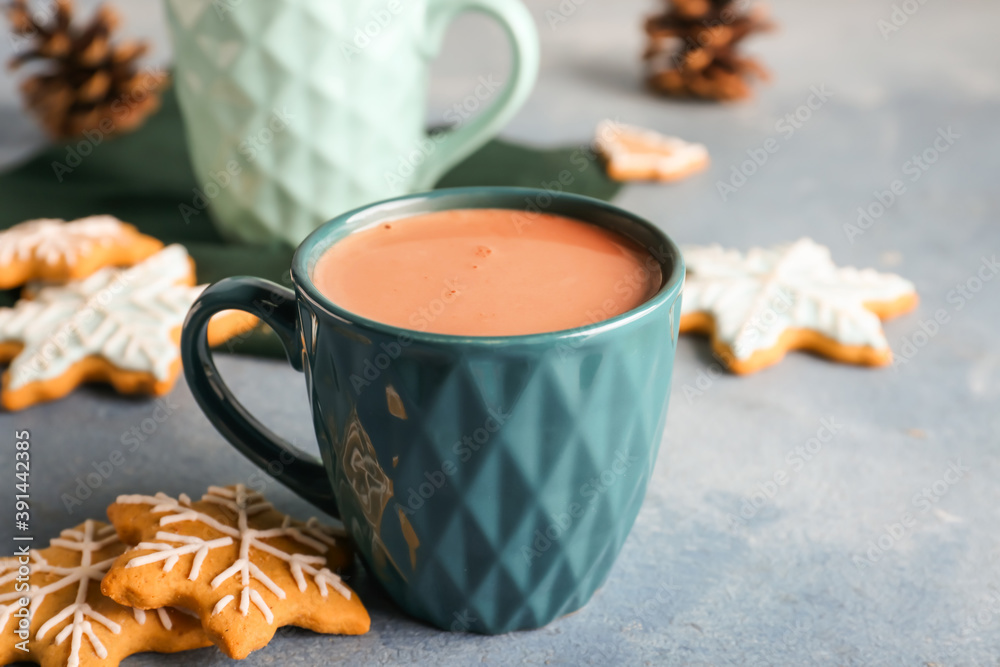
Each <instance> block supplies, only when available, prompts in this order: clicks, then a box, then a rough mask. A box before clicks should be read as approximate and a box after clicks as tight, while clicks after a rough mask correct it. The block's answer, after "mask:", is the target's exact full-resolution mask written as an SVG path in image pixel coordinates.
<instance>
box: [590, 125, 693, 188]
mask: <svg viewBox="0 0 1000 667" xmlns="http://www.w3.org/2000/svg"><path fill="white" fill-rule="evenodd" d="M595 146H596V148H597V152H598V153H599V154H600V155H601V157H603V158H604V161H605V164H606V168H607V171H608V176H610V177H611V178H613V179H614V180H616V181H639V180H646V181H664V182H668V181H676V180H679V179H682V178H684V177H686V176H689V175H691V174H694V173H696V172H699V171H702V170H703V169H705V168H706V167H708V163H709V158H708V149H707V148H705V147H704V146H703V145H702V144H693V143H689V142H687V141H684V140H683V139H678V138H677V137H668V136H665V135H662V134H659V133H658V132H653V131H652V130H646V129H643V128H641V127H633V126H631V125H623V124H621V123H616V122H614V121H610V120H606V121H604V122H602V123H601V124H600V125H598V126H597V136H596V138H595Z"/></svg>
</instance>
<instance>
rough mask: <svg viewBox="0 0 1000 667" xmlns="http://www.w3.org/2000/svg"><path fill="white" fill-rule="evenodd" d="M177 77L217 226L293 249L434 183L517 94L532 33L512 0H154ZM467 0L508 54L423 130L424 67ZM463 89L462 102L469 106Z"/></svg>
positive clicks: (534, 65) (195, 216) (187, 211)
mask: <svg viewBox="0 0 1000 667" xmlns="http://www.w3.org/2000/svg"><path fill="white" fill-rule="evenodd" d="M165 3H166V9H167V16H168V18H169V24H170V29H171V33H172V36H173V44H174V61H175V68H176V74H175V85H176V87H177V93H178V97H179V99H180V106H181V110H182V112H183V115H184V122H185V126H186V128H187V141H188V145H189V149H190V153H191V156H192V162H193V165H194V170H195V174H196V176H197V177H198V182H199V184H200V187H199V188H198V189H196V190H195V191H194V192H193V193H192V197H191V200H190V201H187V202H181V203H180V214H181V216H182V217H183V219H184V221H185V222H188V223H196V222H201V220H202V219H203V218H204V211H205V210H206V209H207V210H209V211H210V213H211V215H212V217H213V219H214V221H215V223H216V225H217V227H218V228H219V230H220V231H221V232H222V233H223V234H224V235H225V236H227V237H229V238H232V239H234V240H239V241H244V242H247V243H273V242H283V243H286V244H289V245H291V246H296V245H298V244H299V243H300V242H301V241H302V240H303V239H304V238H305V237H306V236H307V235H308V234H309V233H310V232H312V231H313V230H314V229H315V228H317V227H319V226H320V225H321V224H322V223H324V222H326V221H327V220H330V219H331V218H333V217H334V216H336V215H337V214H339V213H342V212H344V211H347V210H350V209H353V208H357V207H359V206H363V205H365V204H368V203H371V202H374V201H378V200H381V199H386V198H388V197H393V196H397V195H402V194H407V193H411V192H419V191H422V190H427V189H430V188H431V187H433V185H434V183H435V182H436V181H437V180H438V178H440V177H441V176H442V175H443V174H444V173H445V172H446V171H448V169H450V168H451V167H452V166H454V165H455V164H456V163H458V162H459V161H461V160H462V159H464V158H465V157H467V156H468V155H469V154H470V153H472V152H473V151H475V150H476V149H477V148H479V147H480V146H482V145H483V144H484V143H486V141H488V140H489V139H491V138H492V137H493V136H495V135H496V134H497V132H499V131H500V129H501V128H502V127H503V126H504V124H505V123H506V122H507V121H508V120H509V119H510V118H511V116H513V114H514V113H516V112H517V110H518V109H519V108H520V107H521V105H522V104H523V103H524V101H525V99H526V98H527V96H528V94H529V93H530V92H531V88H532V86H533V85H534V82H535V78H536V76H537V73H538V35H537V33H536V31H535V26H534V23H533V21H532V19H531V16H530V14H529V13H528V11H527V9H525V7H524V6H523V5H522V4H521V2H520V0H165ZM465 11H480V12H483V13H486V14H487V15H489V16H491V17H493V18H494V19H496V20H497V21H499V22H500V23H501V25H502V26H503V27H504V29H505V32H506V34H507V36H508V37H509V39H510V43H511V47H512V49H513V58H512V67H511V73H510V76H509V78H508V79H507V80H506V81H498V80H497V77H496V75H495V74H492V73H488V72H482V73H472V78H474V79H475V78H477V76H478V82H477V84H473V85H472V88H473V89H474V90H473V92H472V93H471V94H470V96H469V98H468V99H465V100H455V102H456V103H459V104H461V105H462V106H463V107H464V108H469V107H473V108H475V107H481V108H482V109H483V110H482V111H481V112H480V113H478V114H476V115H474V116H472V117H471V118H468V119H466V118H465V117H466V114H465V113H462V114H455V118H454V119H453V120H457V122H456V123H455V125H454V126H453V127H452V128H451V129H450V130H448V131H444V132H440V133H435V134H430V135H429V134H428V133H427V132H426V130H425V126H426V118H425V109H426V91H427V83H428V75H429V65H430V62H431V61H432V60H433V58H434V57H435V56H436V54H437V52H438V50H439V47H440V44H441V41H442V38H443V36H444V33H445V30H446V28H447V26H448V24H449V23H450V22H451V21H452V19H454V18H455V17H456V16H457V15H458V14H460V13H462V12H465ZM473 98H474V101H473Z"/></svg>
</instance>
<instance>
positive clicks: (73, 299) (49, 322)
mask: <svg viewBox="0 0 1000 667" xmlns="http://www.w3.org/2000/svg"><path fill="white" fill-rule="evenodd" d="M193 285H194V271H193V265H192V262H191V259H190V257H189V256H188V254H187V251H186V250H185V249H184V247H183V246H180V245H172V246H169V247H167V248H164V249H163V250H161V251H160V252H158V253H157V254H155V255H153V256H152V257H150V258H149V259H147V260H145V261H143V262H142V263H140V264H138V265H136V266H134V267H132V268H129V269H112V268H106V269H101V270H100V271H98V272H97V273H95V274H93V275H91V276H89V277H88V278H85V279H83V280H80V281H76V282H71V283H68V284H66V285H59V286H49V287H41V288H40V289H38V290H36V291H33V292H32V295H31V297H32V298H31V299H22V300H21V301H19V302H18V303H17V304H16V305H15V306H14V307H13V308H0V362H3V361H11V364H10V368H9V369H7V371H6V373H4V376H3V388H2V391H0V402H2V403H3V405H4V407H6V408H7V409H9V410H17V409H20V408H24V407H27V406H28V405H32V404H33V403H36V402H38V401H42V400H51V399H55V398H60V397H62V396H64V395H66V394H68V393H69V392H70V391H72V390H73V389H74V388H75V387H76V386H77V385H79V384H81V383H83V382H89V381H103V382H110V383H111V384H112V385H114V387H115V388H116V389H117V390H118V391H121V392H122V393H148V394H155V395H162V394H164V393H166V392H167V391H169V390H170V388H171V387H172V386H173V384H174V382H175V380H176V379H177V375H178V373H179V372H180V352H179V348H178V344H177V343H178V336H179V331H180V327H181V325H182V324H183V323H184V318H185V317H186V315H187V312H188V310H189V309H190V308H191V304H192V303H194V300H195V299H196V298H197V297H198V295H199V294H201V292H202V290H203V289H204V286H200V287H194V286H193ZM254 321H255V320H254V318H252V317H251V316H249V315H246V314H243V313H236V312H228V313H220V315H219V316H217V319H216V320H214V321H213V322H212V327H211V328H210V330H209V334H210V336H209V339H210V343H212V344H218V343H220V342H222V341H224V340H226V339H227V338H229V337H231V336H233V335H235V334H237V333H238V332H239V331H242V330H245V329H246V328H247V327H249V326H252V325H253V323H254Z"/></svg>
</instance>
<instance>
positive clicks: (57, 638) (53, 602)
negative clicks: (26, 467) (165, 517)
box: [0, 521, 211, 667]
mask: <svg viewBox="0 0 1000 667" xmlns="http://www.w3.org/2000/svg"><path fill="white" fill-rule="evenodd" d="M124 551H125V545H124V544H122V543H121V542H120V541H118V537H117V535H115V530H114V528H113V527H112V526H109V525H107V524H105V523H101V522H99V521H86V522H84V523H82V524H80V525H79V526H77V527H76V528H73V529H71V530H64V531H63V532H62V534H61V535H60V537H58V538H56V539H54V540H52V542H51V543H50V546H49V548H48V549H43V550H41V551H35V550H32V551H31V552H30V553H29V554H27V555H25V556H24V557H23V560H22V559H21V558H19V557H15V558H5V559H2V560H0V664H4V665H6V664H9V663H11V662H21V661H26V660H27V661H35V662H39V663H41V664H42V665H44V666H49V665H68V666H69V667H78V666H89V665H93V666H95V667H96V666H100V667H114V666H115V665H117V664H118V663H119V662H121V661H122V660H123V659H124V658H126V657H127V656H130V655H132V654H133V653H142V652H144V651H157V652H160V653H173V652H176V651H185V650H188V649H192V648H199V647H202V646H211V642H210V641H209V640H208V637H207V636H206V635H205V633H204V632H203V631H202V629H201V625H200V624H199V623H198V621H197V619H195V618H194V617H193V616H192V615H190V614H187V613H183V612H180V611H177V610H175V609H157V610H156V611H153V612H145V611H141V610H138V609H129V608H128V607H123V606H122V605H120V604H118V603H117V602H114V601H113V600H111V599H109V598H107V597H105V596H104V595H103V594H102V593H101V578H102V577H103V576H104V574H105V572H107V570H108V568H109V567H111V564H112V563H113V562H114V560H115V558H117V557H118V556H119V555H120V554H121V553H122V552H124ZM26 615H27V617H26ZM19 630H20V635H19V633H18V631H19Z"/></svg>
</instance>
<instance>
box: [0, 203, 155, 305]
mask: <svg viewBox="0 0 1000 667" xmlns="http://www.w3.org/2000/svg"><path fill="white" fill-rule="evenodd" d="M162 247H163V244H162V243H160V242H159V241H158V240H156V239H154V238H153V237H151V236H146V235H145V234H140V233H139V231H138V230H137V229H136V228H135V227H133V226H132V225H129V224H126V223H124V222H122V221H121V220H118V219H117V218H114V217H112V216H110V215H94V216H91V217H89V218H80V219H79V220H74V221H72V222H65V221H63V220H51V219H44V220H29V221H28V222H22V223H21V224H19V225H14V226H13V227H11V228H9V229H6V230H3V231H0V289H10V288H12V287H17V286H18V285H23V284H25V283H27V282H29V281H33V280H40V281H43V282H55V283H63V282H67V281H69V280H80V279H81V278H86V277H87V276H89V275H91V274H93V273H94V272H95V271H97V270H99V269H102V268H104V267H107V266H132V265H133V264H136V263H137V262H141V261H142V260H144V259H146V258H147V257H149V256H150V255H152V254H154V253H156V252H157V251H159V250H160V248H162Z"/></svg>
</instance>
